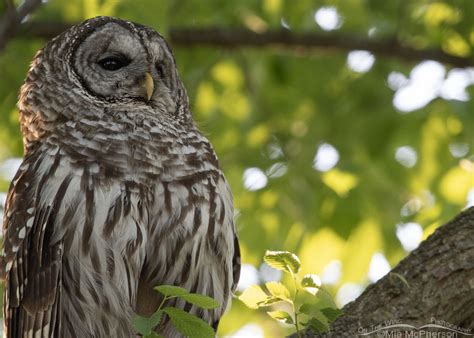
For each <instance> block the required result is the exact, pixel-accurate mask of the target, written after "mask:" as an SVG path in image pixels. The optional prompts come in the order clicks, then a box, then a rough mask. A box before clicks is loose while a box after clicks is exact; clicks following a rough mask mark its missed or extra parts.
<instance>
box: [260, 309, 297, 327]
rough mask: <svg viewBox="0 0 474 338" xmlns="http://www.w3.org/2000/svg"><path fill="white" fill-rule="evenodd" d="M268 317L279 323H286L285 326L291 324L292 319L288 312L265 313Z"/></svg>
mask: <svg viewBox="0 0 474 338" xmlns="http://www.w3.org/2000/svg"><path fill="white" fill-rule="evenodd" d="M267 313H268V315H269V316H270V317H272V318H273V319H276V320H278V321H279V322H282V323H286V324H293V323H294V321H293V318H292V317H291V315H290V314H289V313H288V312H285V311H268V312H267Z"/></svg>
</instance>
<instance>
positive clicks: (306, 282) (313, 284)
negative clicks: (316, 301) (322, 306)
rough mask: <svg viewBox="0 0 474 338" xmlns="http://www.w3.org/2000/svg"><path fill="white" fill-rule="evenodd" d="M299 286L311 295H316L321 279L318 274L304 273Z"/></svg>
mask: <svg viewBox="0 0 474 338" xmlns="http://www.w3.org/2000/svg"><path fill="white" fill-rule="evenodd" d="M301 286H302V287H303V288H304V289H305V290H306V291H308V292H309V293H311V294H312V295H316V293H317V292H318V291H319V289H320V287H321V279H319V277H318V275H311V274H308V275H305V276H304V277H303V279H302V280H301Z"/></svg>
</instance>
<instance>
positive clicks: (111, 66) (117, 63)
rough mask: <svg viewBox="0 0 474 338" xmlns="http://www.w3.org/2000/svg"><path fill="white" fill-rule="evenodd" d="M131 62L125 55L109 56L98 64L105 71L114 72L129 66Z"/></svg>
mask: <svg viewBox="0 0 474 338" xmlns="http://www.w3.org/2000/svg"><path fill="white" fill-rule="evenodd" d="M129 63H130V60H129V59H127V58H126V57H125V56H123V55H116V56H108V57H106V58H103V59H102V60H100V61H99V62H98V64H99V66H101V67H102V68H104V69H105V70H110V71H114V70H117V69H120V68H123V67H125V66H127V65H128V64H129Z"/></svg>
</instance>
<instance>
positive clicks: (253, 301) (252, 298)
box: [239, 285, 268, 309]
mask: <svg viewBox="0 0 474 338" xmlns="http://www.w3.org/2000/svg"><path fill="white" fill-rule="evenodd" d="M267 298H268V295H267V294H266V293H265V292H264V291H263V290H262V288H261V287H260V286H258V285H252V286H251V287H249V288H248V289H247V290H245V291H244V292H243V293H242V294H241V295H240V297H239V299H240V300H241V301H242V302H244V304H245V305H247V306H248V307H249V308H251V309H258V308H259V307H260V304H261V303H262V302H264V301H265V300H266V299H267Z"/></svg>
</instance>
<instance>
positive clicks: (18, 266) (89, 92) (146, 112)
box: [3, 17, 240, 337]
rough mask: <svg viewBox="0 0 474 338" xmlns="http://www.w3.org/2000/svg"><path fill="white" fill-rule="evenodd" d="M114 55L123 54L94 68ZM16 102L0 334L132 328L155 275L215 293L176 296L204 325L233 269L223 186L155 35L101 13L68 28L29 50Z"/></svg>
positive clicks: (83, 333)
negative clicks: (17, 153) (20, 147)
mask: <svg viewBox="0 0 474 338" xmlns="http://www.w3.org/2000/svg"><path fill="white" fill-rule="evenodd" d="M118 55H120V57H123V58H126V61H129V63H128V64H126V62H123V64H124V65H122V66H121V67H120V68H119V69H117V70H111V69H106V68H107V67H109V68H110V62H112V61H113V62H112V63H114V62H115V66H116V65H117V62H119V65H120V62H121V61H120V58H118ZM103 58H109V59H108V60H106V61H103ZM113 58H116V59H117V58H118V59H117V60H119V61H117V60H115V61H114V60H113ZM110 60H112V61H110ZM122 60H123V59H122ZM105 62H109V64H105ZM104 64H105V66H107V67H106V68H105V69H103V67H105V66H104ZM112 66H113V65H112ZM115 66H114V67H115ZM112 68H113V67H112ZM146 74H148V75H146ZM150 79H152V84H154V88H153V86H152V87H151V88H150ZM19 107H20V122H21V128H22V132H23V136H24V144H25V158H24V161H23V164H22V165H21V167H20V169H19V171H18V173H17V174H16V176H15V178H14V180H13V182H12V185H11V187H10V191H9V195H8V198H7V204H6V211H5V217H4V257H3V259H4V264H5V265H4V269H5V293H4V312H5V332H6V336H7V337H33V336H34V337H109V336H114V337H131V336H134V335H135V333H134V331H133V328H132V326H131V322H132V320H131V319H132V317H133V316H134V315H135V314H137V313H138V314H141V315H150V314H151V313H152V312H153V311H154V310H155V309H156V307H157V305H158V303H159V302H160V299H159V295H158V294H157V293H156V292H154V291H153V287H154V286H156V285H160V284H174V285H179V286H182V287H185V288H186V289H188V290H190V291H192V292H198V293H202V294H206V295H209V296H211V297H214V298H216V299H217V300H218V301H219V303H220V304H221V306H220V307H219V308H218V309H215V310H205V311H204V310H201V309H198V308H195V307H192V306H190V304H185V303H183V302H179V301H178V303H177V304H176V305H177V306H180V307H182V308H184V309H185V310H187V311H190V312H192V313H194V314H196V315H198V316H200V317H201V318H203V319H204V320H206V321H207V322H209V323H210V324H211V325H214V326H216V325H217V323H218V321H219V319H220V317H221V316H222V314H223V312H224V310H225V308H226V307H227V305H228V302H229V300H230V296H231V292H232V291H233V290H234V289H235V286H236V283H237V281H238V278H239V271H240V254H239V246H238V240H237V236H236V233H235V229H234V224H233V206H232V195H231V191H230V189H229V186H228V184H227V182H226V180H225V178H224V176H223V173H222V172H221V170H220V169H219V165H218V161H217V158H216V155H215V153H214V151H213V149H212V147H211V145H210V143H209V142H208V140H207V139H206V138H205V137H204V136H202V135H201V134H200V133H199V131H198V130H197V128H196V126H195V124H194V122H193V120H192V116H191V113H190V111H189V107H188V98H187V95H186V91H185V89H184V87H183V86H182V83H181V81H180V80H179V77H178V74H177V71H176V67H175V62H174V58H173V56H172V53H171V50H170V49H169V47H168V45H167V44H166V42H165V41H164V39H163V38H162V37H161V36H160V35H159V34H158V33H156V32H155V31H153V30H151V29H149V28H146V27H143V26H141V25H137V24H134V23H130V22H127V21H122V20H119V19H115V18H109V17H98V18H94V19H90V20H88V21H85V22H84V23H82V24H80V25H77V26H74V27H73V28H71V29H70V30H68V31H67V32H65V33H63V34H62V35H60V36H58V37H57V38H55V39H53V40H52V41H51V42H49V43H48V44H47V45H46V47H45V48H44V49H43V50H41V51H40V52H39V53H38V54H37V55H36V57H35V59H34V61H33V63H32V65H31V68H30V71H29V72H28V75H27V78H26V81H25V84H24V85H23V87H22V90H21V95H20V101H19ZM159 331H160V332H163V333H164V334H165V335H166V336H167V337H168V336H169V337H173V336H178V334H177V332H176V331H174V329H173V328H172V327H171V325H170V324H169V323H165V324H163V325H162V326H161V327H160V328H159Z"/></svg>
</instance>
